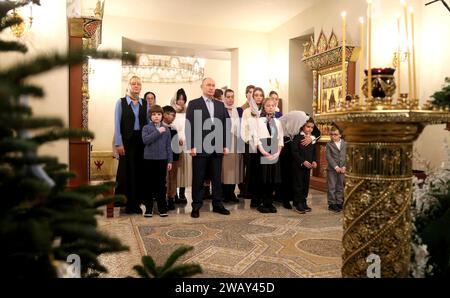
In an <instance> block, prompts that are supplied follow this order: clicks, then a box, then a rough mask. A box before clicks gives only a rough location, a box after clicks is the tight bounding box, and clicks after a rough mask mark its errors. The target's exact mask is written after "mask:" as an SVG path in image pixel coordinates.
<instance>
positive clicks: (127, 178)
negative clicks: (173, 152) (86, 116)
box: [115, 130, 144, 211]
mask: <svg viewBox="0 0 450 298" xmlns="http://www.w3.org/2000/svg"><path fill="white" fill-rule="evenodd" d="M123 146H124V148H125V155H123V156H120V157H119V166H118V168H117V176H116V182H117V186H116V189H115V194H117V195H124V196H125V197H126V198H127V202H126V208H127V209H128V210H130V211H139V210H140V209H139V204H140V203H142V200H143V198H144V192H143V188H142V185H143V183H142V182H143V181H142V177H143V173H144V167H143V161H144V143H143V142H142V133H141V132H140V131H138V130H136V131H134V132H133V134H132V136H131V138H130V139H128V140H123Z"/></svg>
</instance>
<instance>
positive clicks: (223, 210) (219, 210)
mask: <svg viewBox="0 0 450 298" xmlns="http://www.w3.org/2000/svg"><path fill="white" fill-rule="evenodd" d="M213 212H215V213H220V214H223V215H229V214H230V211H229V210H227V209H226V208H225V207H223V206H218V207H213Z"/></svg>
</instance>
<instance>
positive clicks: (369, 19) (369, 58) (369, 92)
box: [367, 0, 372, 99]
mask: <svg viewBox="0 0 450 298" xmlns="http://www.w3.org/2000/svg"><path fill="white" fill-rule="evenodd" d="M367 30H368V33H367V35H368V41H367V98H368V99H371V98H372V0H367Z"/></svg>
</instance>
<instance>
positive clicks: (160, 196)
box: [144, 159, 167, 212]
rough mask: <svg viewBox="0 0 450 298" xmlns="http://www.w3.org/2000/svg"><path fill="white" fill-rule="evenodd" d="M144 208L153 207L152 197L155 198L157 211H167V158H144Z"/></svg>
mask: <svg viewBox="0 0 450 298" xmlns="http://www.w3.org/2000/svg"><path fill="white" fill-rule="evenodd" d="M144 164H145V181H144V185H145V186H146V196H145V200H144V204H145V207H146V208H153V199H154V198H155V199H156V203H157V204H158V211H160V212H161V211H167V202H166V189H167V188H166V175H167V160H153V159H145V160H144Z"/></svg>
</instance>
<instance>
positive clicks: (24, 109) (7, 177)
mask: <svg viewBox="0 0 450 298" xmlns="http://www.w3.org/2000/svg"><path fill="white" fill-rule="evenodd" d="M30 2H33V3H34V4H37V5H39V1H38V0H32V1H31V0H22V1H16V2H11V1H0V19H1V20H2V22H1V24H0V32H1V31H3V30H4V29H6V28H9V27H10V26H12V25H14V24H17V23H19V22H20V21H21V20H19V19H15V18H14V17H12V16H10V15H8V14H7V13H8V11H10V10H12V9H13V8H15V7H19V6H23V5H26V4H28V3H30ZM6 51H16V52H22V53H25V52H26V51H27V48H26V46H25V45H23V44H21V43H19V42H15V41H2V40H0V52H6ZM87 54H89V55H90V56H92V57H95V58H108V59H109V58H119V55H118V54H114V53H109V52H106V53H105V52H103V53H98V52H89V53H84V54H83V53H68V54H58V53H54V54H50V55H40V56H37V57H35V58H34V59H31V60H30V61H27V62H21V63H18V64H16V65H13V66H11V67H9V68H0V197H1V201H0V243H1V245H0V264H2V266H0V272H1V273H0V275H1V276H9V277H55V276H57V271H56V264H58V261H62V262H65V261H66V258H67V256H68V255H70V254H77V255H79V256H80V259H81V274H82V276H90V275H95V274H98V273H99V272H105V271H106V269H105V268H104V266H102V265H101V264H100V263H99V261H98V256H99V255H100V254H102V253H107V252H118V251H122V250H125V249H127V248H126V247H125V246H123V245H122V244H121V243H120V242H119V241H118V240H117V239H115V238H112V237H110V236H108V235H106V234H104V233H102V232H100V231H99V230H98V229H97V220H96V216H97V215H98V214H101V211H99V209H98V208H99V207H101V206H104V205H106V204H107V203H110V202H113V201H117V200H120V199H123V198H119V197H109V198H103V199H99V198H98V195H99V194H101V193H103V192H105V191H106V190H107V189H109V188H110V187H111V185H108V184H104V185H98V186H94V187H91V186H83V187H78V188H74V189H68V188H67V182H68V179H69V178H71V177H73V174H72V173H70V172H68V171H67V166H66V165H63V164H60V163H59V162H58V160H57V159H56V158H54V157H51V156H40V155H38V154H37V150H38V148H39V146H41V145H43V144H45V143H48V142H52V141H55V140H59V139H64V138H70V137H78V138H81V137H88V138H92V137H93V135H92V133H91V132H89V131H86V130H68V129H65V128H64V127H63V122H62V120H61V119H59V118H43V117H36V116H33V112H32V109H31V108H30V107H29V105H28V96H32V97H33V98H42V97H44V92H43V90H42V88H40V87H39V86H35V85H32V84H29V83H27V79H28V78H30V77H31V76H34V75H38V74H41V73H43V72H46V71H49V70H52V69H55V68H57V67H61V66H64V65H67V64H77V63H81V62H83V61H84V60H85V59H86V55H87Z"/></svg>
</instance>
